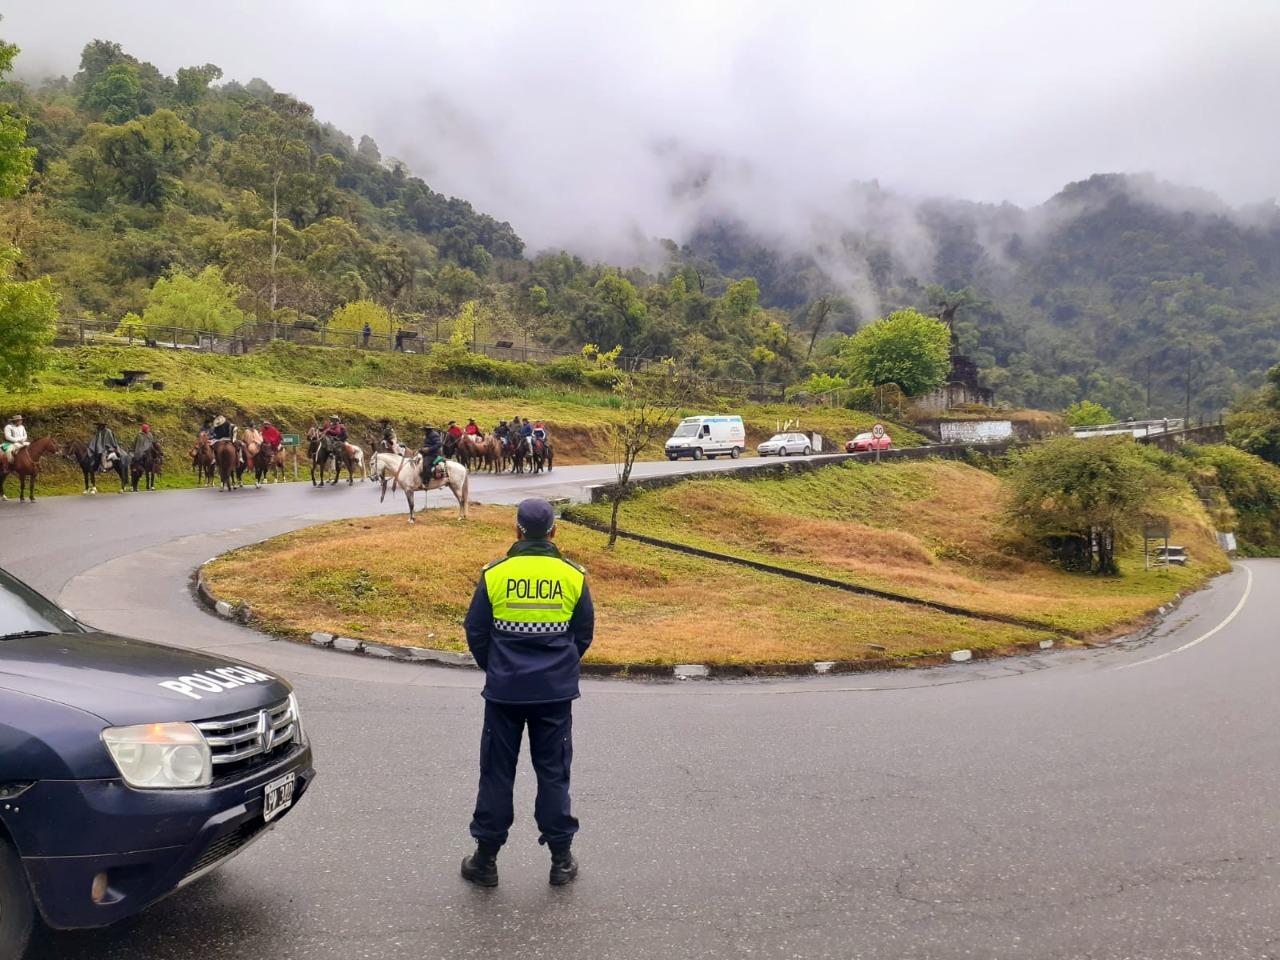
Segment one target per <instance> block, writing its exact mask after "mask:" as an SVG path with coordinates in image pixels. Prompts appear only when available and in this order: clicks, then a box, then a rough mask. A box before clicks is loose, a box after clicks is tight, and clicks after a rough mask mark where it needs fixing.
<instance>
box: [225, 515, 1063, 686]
mask: <svg viewBox="0 0 1280 960" xmlns="http://www.w3.org/2000/svg"><path fill="white" fill-rule="evenodd" d="M513 525H514V510H513V509H512V508H504V507H476V508H474V509H473V519H472V520H471V521H470V522H468V523H459V522H458V521H457V520H455V519H453V518H452V515H451V514H449V513H448V512H447V511H431V512H429V513H427V514H422V515H420V520H419V523H418V524H417V526H416V527H410V526H409V525H408V524H406V523H405V522H404V519H403V517H378V518H374V519H365V520H344V521H339V522H336V523H327V524H322V525H320V526H316V527H309V528H307V529H305V530H300V531H298V532H296V533H291V534H286V535H284V536H281V537H276V538H274V539H272V540H268V541H266V542H264V543H261V544H257V545H255V546H251V547H245V548H243V549H240V550H236V551H233V552H231V553H229V554H227V555H226V556H224V557H222V558H220V559H218V560H216V561H214V562H213V563H211V564H209V565H208V566H207V567H206V568H205V574H206V577H207V578H208V582H209V586H210V588H211V589H212V590H213V592H214V593H215V594H216V595H217V596H218V597H219V598H221V599H225V600H231V601H243V602H245V603H248V604H249V605H250V606H251V607H252V608H253V614H254V618H255V620H257V622H258V623H259V625H261V626H263V627H265V628H266V629H268V630H271V631H273V632H276V633H280V634H284V635H289V636H294V637H302V636H306V635H307V634H310V633H311V632H312V631H315V630H323V631H330V632H339V633H342V634H344V635H349V636H354V637H358V638H360V639H363V640H372V641H377V642H381V643H390V644H399V645H411V646H429V647H436V648H440V649H449V650H465V649H466V644H465V640H464V637H463V633H462V619H463V616H464V615H465V613H466V610H467V606H468V604H469V603H470V601H471V593H472V591H473V590H474V589H475V583H476V580H477V578H478V577H479V574H480V569H481V567H482V566H483V565H484V564H485V563H487V562H489V561H490V560H492V559H494V558H496V557H500V556H502V554H503V553H504V552H505V551H506V549H507V547H508V546H509V545H510V543H511V540H512V536H513V533H512V528H513ZM557 543H558V544H559V545H560V546H561V548H562V549H563V550H564V552H565V554H566V556H569V557H571V558H572V559H574V560H575V561H577V562H579V563H582V564H584V565H585V566H586V568H587V571H588V576H589V582H590V584H591V590H592V595H593V596H594V598H595V601H596V607H597V633H596V636H597V639H596V642H595V644H594V645H593V646H592V648H591V650H590V652H589V653H588V655H587V659H588V660H590V661H592V662H595V663H643V664H674V663H708V664H735V663H801V662H812V661H816V660H860V659H874V658H878V657H885V656H889V657H907V656H913V655H917V654H923V653H943V652H946V651H949V650H955V649H960V648H966V647H968V648H983V649H986V648H1001V647H1008V646H1012V645H1014V644H1018V643H1028V642H1033V641H1036V640H1039V639H1041V638H1043V637H1047V636H1049V634H1048V633H1047V632H1041V631H1036V630H1029V629H1022V628H1018V627H1011V626H1006V625H1004V624H998V623H990V622H984V621H980V620H973V619H969V618H965V617H954V616H948V615H946V614H943V613H939V612H937V611H934V610H930V609H927V608H923V607H913V606H909V605H905V604H899V603H890V602H885V601H880V600H875V599H872V598H868V597H859V596H856V595H853V594H848V593H845V592H843V591H840V590H836V589H833V588H829V587H819V586H811V585H808V584H804V583H797V582H794V581H788V580H782V579H780V578H777V577H774V576H771V575H768V574H763V573H756V572H754V571H751V570H746V569H742V568H734V567H730V566H726V565H724V564H721V563H717V562H715V561H710V560H701V559H698V558H695V557H689V556H681V555H679V554H673V553H671V552H669V551H665V550H661V549H658V548H655V547H647V546H643V545H640V544H636V543H628V542H621V543H619V544H618V546H617V547H616V548H615V549H614V550H612V551H610V550H607V549H605V546H604V543H605V538H604V537H603V536H602V535H600V534H597V533H595V532H593V531H589V530H585V529H582V528H580V527H574V526H573V525H571V524H562V525H561V528H560V534H559V536H558V537H557ZM868 644H876V645H879V646H880V647H883V648H884V649H883V650H879V649H875V648H873V647H871V646H868Z"/></svg>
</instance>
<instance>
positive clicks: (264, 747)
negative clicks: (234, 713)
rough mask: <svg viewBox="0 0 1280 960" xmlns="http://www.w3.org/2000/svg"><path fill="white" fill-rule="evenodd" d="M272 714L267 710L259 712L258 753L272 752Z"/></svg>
mask: <svg viewBox="0 0 1280 960" xmlns="http://www.w3.org/2000/svg"><path fill="white" fill-rule="evenodd" d="M272 732H273V731H272V729H271V713H270V712H269V711H267V710H259V711H258V752H259V753H268V752H270V750H271V734H272Z"/></svg>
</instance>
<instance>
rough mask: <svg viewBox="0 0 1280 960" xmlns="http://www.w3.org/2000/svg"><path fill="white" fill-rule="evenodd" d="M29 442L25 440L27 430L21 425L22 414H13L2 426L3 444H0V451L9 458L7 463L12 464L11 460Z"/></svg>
mask: <svg viewBox="0 0 1280 960" xmlns="http://www.w3.org/2000/svg"><path fill="white" fill-rule="evenodd" d="M30 442H31V441H30V440H28V439H27V428H26V427H25V426H24V425H23V423H22V414H20V413H15V414H14V415H13V416H12V417H10V418H9V422H8V423H6V424H5V425H4V443H3V444H0V451H3V452H4V454H5V455H6V456H7V457H8V458H9V462H10V463H13V458H14V457H16V456H17V455H18V451H19V450H21V449H22V448H23V447H25V446H27V445H28V444H29V443H30Z"/></svg>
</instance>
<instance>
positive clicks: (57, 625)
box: [0, 570, 82, 652]
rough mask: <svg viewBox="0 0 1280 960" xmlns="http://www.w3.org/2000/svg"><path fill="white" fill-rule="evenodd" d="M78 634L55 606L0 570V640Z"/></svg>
mask: <svg viewBox="0 0 1280 960" xmlns="http://www.w3.org/2000/svg"><path fill="white" fill-rule="evenodd" d="M81 632H82V630H81V628H80V625H79V624H77V623H76V622H75V621H74V620H73V619H71V617H69V616H67V614H65V613H63V612H62V610H60V609H59V608H58V607H57V606H55V605H54V604H53V603H51V602H50V601H48V600H46V599H45V598H44V597H42V596H40V594H38V593H36V592H35V591H34V590H32V589H31V588H30V587H28V586H27V585H26V584H25V583H22V582H21V581H20V580H15V579H14V578H13V577H11V576H9V575H8V574H7V573H5V572H4V571H3V570H0V640H2V639H4V638H5V637H8V636H13V635H14V634H18V635H26V634H32V633H81ZM0 652H3V651H2V650H0Z"/></svg>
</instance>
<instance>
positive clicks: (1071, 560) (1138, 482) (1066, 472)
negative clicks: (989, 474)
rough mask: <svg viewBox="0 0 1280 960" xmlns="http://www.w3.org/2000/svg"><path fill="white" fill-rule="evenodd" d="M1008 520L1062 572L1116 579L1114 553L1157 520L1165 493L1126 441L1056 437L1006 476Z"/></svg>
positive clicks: (1158, 476) (1166, 482) (1166, 485)
mask: <svg viewBox="0 0 1280 960" xmlns="http://www.w3.org/2000/svg"><path fill="white" fill-rule="evenodd" d="M1012 480H1013V485H1012V493H1011V496H1010V501H1009V522H1010V523H1011V524H1012V525H1013V526H1014V527H1016V528H1017V529H1018V530H1020V531H1021V532H1022V533H1024V534H1026V535H1027V536H1029V537H1031V538H1032V539H1033V540H1035V541H1037V542H1039V543H1040V544H1042V545H1044V546H1046V547H1048V548H1050V549H1051V550H1052V551H1053V552H1054V554H1055V555H1056V556H1057V558H1058V560H1059V562H1060V563H1061V564H1062V566H1063V567H1064V569H1069V570H1082V571H1086V572H1091V573H1098V574H1107V575H1115V574H1118V573H1119V572H1120V571H1119V566H1118V564H1117V563H1116V550H1117V549H1118V547H1119V545H1120V544H1121V543H1122V542H1123V540H1124V538H1125V537H1126V536H1128V535H1130V534H1132V533H1133V532H1134V531H1135V530H1137V529H1139V528H1140V527H1141V525H1142V523H1143V520H1144V517H1147V516H1156V515H1158V514H1159V512H1160V509H1161V507H1160V503H1161V499H1162V497H1163V496H1164V495H1166V494H1168V493H1169V492H1170V491H1171V489H1172V485H1171V481H1170V479H1169V476H1168V475H1167V474H1166V473H1164V472H1162V471H1161V470H1159V469H1158V468H1157V467H1156V466H1155V464H1154V463H1153V462H1152V461H1151V459H1150V458H1149V457H1148V455H1147V454H1146V453H1144V450H1143V448H1141V447H1139V446H1138V444H1136V443H1134V442H1133V441H1132V440H1131V439H1130V438H1128V437H1120V438H1109V437H1108V438H1100V439H1096V440H1076V439H1075V438H1073V437H1058V438H1056V439H1054V440H1050V441H1048V442H1046V443H1043V444H1040V445H1038V446H1036V447H1035V448H1033V449H1032V450H1031V451H1030V452H1028V453H1027V454H1025V455H1024V456H1023V458H1022V459H1021V461H1020V462H1019V463H1018V464H1017V466H1016V467H1015V468H1014V470H1013V472H1012Z"/></svg>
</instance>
